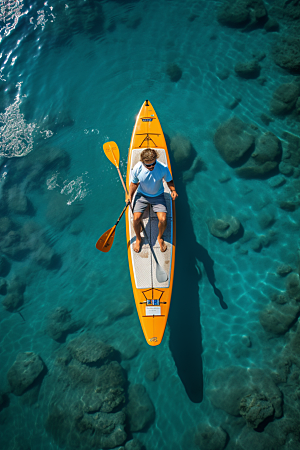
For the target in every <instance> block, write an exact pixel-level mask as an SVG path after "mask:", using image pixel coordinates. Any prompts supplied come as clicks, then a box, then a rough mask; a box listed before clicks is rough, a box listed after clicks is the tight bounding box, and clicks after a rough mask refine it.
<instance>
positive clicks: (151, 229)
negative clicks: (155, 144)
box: [127, 148, 173, 289]
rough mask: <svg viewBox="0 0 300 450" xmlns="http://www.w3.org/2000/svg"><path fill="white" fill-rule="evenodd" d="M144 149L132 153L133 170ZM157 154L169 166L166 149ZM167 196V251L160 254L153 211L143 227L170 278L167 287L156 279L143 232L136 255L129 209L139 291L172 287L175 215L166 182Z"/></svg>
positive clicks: (136, 280)
mask: <svg viewBox="0 0 300 450" xmlns="http://www.w3.org/2000/svg"><path fill="white" fill-rule="evenodd" d="M142 150H144V149H143V148H142V149H134V150H132V157H131V164H130V167H131V169H132V168H133V167H134V166H135V164H136V163H137V162H138V161H139V160H140V153H141V151H142ZM155 150H156V151H157V152H158V154H159V158H158V161H160V162H161V163H163V164H167V158H166V153H165V150H164V149H155ZM164 195H165V199H166V203H167V211H168V212H167V228H166V230H165V232H164V236H163V237H164V240H165V243H166V245H167V250H166V251H165V252H164V253H162V252H161V251H160V247H159V243H158V242H157V236H158V219H157V215H156V214H155V213H154V212H153V210H152V208H151V207H150V217H149V208H147V209H146V211H145V212H144V214H143V225H144V227H145V230H146V233H147V236H148V238H149V239H150V243H151V246H152V249H153V252H154V254H155V256H156V258H157V261H158V262H159V264H160V265H161V267H162V268H163V269H164V271H165V272H166V273H167V275H168V280H167V281H166V282H164V283H159V282H158V281H157V279H156V262H155V259H154V257H153V254H152V251H151V249H150V246H149V242H148V241H147V239H146V238H145V236H144V232H142V233H141V236H142V238H143V240H142V247H141V251H140V252H139V253H136V252H135V251H134V250H133V248H132V247H133V246H132V244H134V243H135V239H136V238H135V232H134V229H133V225H132V221H133V216H132V212H131V209H130V208H128V210H127V214H128V215H129V216H128V217H129V223H130V249H131V258H132V265H133V271H134V277H135V284H136V287H137V288H138V289H149V288H152V287H153V288H167V287H169V285H170V276H171V266H172V249H173V245H172V244H173V211H172V200H171V195H170V190H169V188H168V185H167V183H166V182H164Z"/></svg>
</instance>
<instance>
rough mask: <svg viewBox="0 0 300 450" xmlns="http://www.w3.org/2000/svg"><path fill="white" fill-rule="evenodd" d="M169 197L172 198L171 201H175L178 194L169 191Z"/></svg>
mask: <svg viewBox="0 0 300 450" xmlns="http://www.w3.org/2000/svg"><path fill="white" fill-rule="evenodd" d="M171 197H172V200H175V199H176V198H177V197H178V194H177V192H176V191H175V190H172V191H171Z"/></svg>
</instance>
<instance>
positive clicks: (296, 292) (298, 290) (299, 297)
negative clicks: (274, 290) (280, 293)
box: [286, 273, 300, 302]
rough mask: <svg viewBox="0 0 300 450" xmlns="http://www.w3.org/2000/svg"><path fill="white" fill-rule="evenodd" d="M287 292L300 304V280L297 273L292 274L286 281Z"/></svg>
mask: <svg viewBox="0 0 300 450" xmlns="http://www.w3.org/2000/svg"><path fill="white" fill-rule="evenodd" d="M286 291H287V293H288V295H289V297H290V298H291V299H292V300H296V301H297V302H300V278H299V275H298V274H297V273H292V274H290V275H289V276H288V278H287V280H286Z"/></svg>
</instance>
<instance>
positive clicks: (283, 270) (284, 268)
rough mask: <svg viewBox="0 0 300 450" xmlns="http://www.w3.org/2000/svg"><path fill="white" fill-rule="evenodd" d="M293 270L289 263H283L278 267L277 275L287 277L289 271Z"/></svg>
mask: <svg viewBox="0 0 300 450" xmlns="http://www.w3.org/2000/svg"><path fill="white" fill-rule="evenodd" d="M292 271H293V268H292V267H291V266H289V265H288V264H281V265H280V266H278V267H277V269H276V273H277V275H279V276H280V277H285V276H287V275H288V274H289V273H291V272H292Z"/></svg>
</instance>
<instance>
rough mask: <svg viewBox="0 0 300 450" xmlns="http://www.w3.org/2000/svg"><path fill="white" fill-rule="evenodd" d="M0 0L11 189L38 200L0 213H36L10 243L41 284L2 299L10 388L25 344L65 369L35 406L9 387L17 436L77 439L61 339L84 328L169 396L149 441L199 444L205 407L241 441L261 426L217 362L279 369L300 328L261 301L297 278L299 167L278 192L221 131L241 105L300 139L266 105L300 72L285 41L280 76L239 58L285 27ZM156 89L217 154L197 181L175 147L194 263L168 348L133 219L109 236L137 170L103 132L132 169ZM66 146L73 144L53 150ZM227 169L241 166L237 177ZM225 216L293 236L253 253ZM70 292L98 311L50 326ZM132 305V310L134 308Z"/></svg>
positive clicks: (3, 122) (29, 279)
mask: <svg viewBox="0 0 300 450" xmlns="http://www.w3.org/2000/svg"><path fill="white" fill-rule="evenodd" d="M0 4H1V8H2V16H1V22H0V24H1V32H0V36H1V51H0V80H1V81H0V83H1V84H0V108H1V118H0V126H1V138H0V158H1V159H0V164H1V168H0V175H1V178H0V195H1V197H0V201H2V200H3V199H6V198H7V195H8V191H9V190H11V189H15V190H17V192H18V193H19V194H18V195H20V196H22V195H23V196H24V195H26V196H27V198H28V200H29V201H30V205H31V206H30V208H29V209H28V210H27V211H26V212H25V213H24V212H23V213H21V214H20V212H19V213H18V211H16V209H13V207H12V206H11V207H9V208H8V211H7V209H6V210H4V209H3V210H1V209H0V213H1V216H2V217H4V216H6V217H7V216H9V217H10V219H11V220H12V221H13V222H14V225H11V227H12V228H11V229H14V230H15V229H18V227H21V226H22V227H26V226H28V227H29V228H30V227H31V229H32V227H35V228H34V230H35V231H34V232H32V233H29V235H28V236H29V237H28V240H30V239H31V240H32V241H33V243H32V246H31V247H30V248H29V249H28V248H27V250H26V249H25V253H24V254H21V256H18V255H17V256H16V254H14V253H13V254H9V255H8V256H7V255H6V257H7V259H8V260H9V261H10V265H11V267H10V271H9V273H8V274H7V275H6V276H5V278H6V279H7V281H8V282H11V281H12V280H13V279H14V278H15V277H17V278H18V279H20V280H21V281H22V282H24V283H25V284H26V290H25V292H24V301H23V304H21V305H20V306H19V307H18V308H16V310H15V311H14V312H10V311H6V310H5V309H4V308H3V307H1V308H0V324H1V325H0V327H1V328H0V342H1V346H0V367H1V373H0V391H3V392H8V391H9V386H8V381H7V372H8V370H9V368H10V367H11V366H12V364H13V363H14V361H15V359H16V356H17V354H18V353H20V352H27V351H32V352H34V353H36V354H38V355H39V356H40V357H41V358H42V360H43V361H44V363H45V365H46V367H47V373H46V374H45V377H44V380H43V382H42V385H41V389H40V392H39V397H38V398H37V399H36V401H35V402H33V404H30V402H27V403H26V401H23V402H22V396H21V397H20V396H16V395H14V394H13V393H8V394H7V397H6V400H5V405H4V407H3V408H2V410H1V411H0V436H1V442H3V448H5V449H21V448H24V449H25V448H26V449H29V448H30V449H32V450H33V449H45V450H48V449H57V448H59V444H58V443H57V441H56V440H55V439H54V438H53V435H51V433H48V432H47V431H46V429H45V423H46V420H47V417H48V414H49V409H50V407H51V401H52V396H53V395H54V394H55V390H56V389H57V387H56V385H55V383H54V384H52V383H51V382H50V383H49V381H48V382H47V378H48V380H49V379H50V380H51V378H49V377H50V376H51V374H52V372H53V371H54V370H55V359H56V358H57V355H58V352H59V351H61V349H64V348H65V347H66V346H67V344H68V343H69V342H70V341H71V340H72V339H73V338H74V337H76V336H78V335H80V334H82V333H91V334H92V335H95V336H97V337H98V338H99V339H101V340H103V341H105V342H107V343H109V344H110V345H112V346H113V347H115V348H116V349H117V350H118V351H120V353H121V359H120V361H121V365H122V367H123V368H124V370H125V371H126V374H127V375H126V376H127V379H128V383H130V384H135V383H141V384H143V385H144V386H145V387H146V390H147V393H148V394H149V397H150V398H151V400H152V402H153V404H154V407H155V412H156V416H155V421H154V423H152V424H151V425H150V426H149V427H148V428H147V429H146V430H145V431H143V432H138V433H133V434H130V433H129V434H128V436H129V438H130V436H131V437H138V438H139V439H140V441H141V442H142V443H143V444H144V445H145V447H146V449H147V450H152V449H153V450H154V449H171V448H172V449H174V450H177V449H181V448H182V449H186V448H193V442H192V441H191V438H190V436H193V433H194V431H193V430H194V429H195V427H196V426H197V425H198V424H199V423H203V422H204V423H209V424H210V425H212V426H220V425H222V426H223V428H226V424H227V432H228V433H229V434H230V433H231V435H230V439H231V442H234V441H235V439H237V437H238V435H239V433H240V432H241V430H242V427H243V425H244V424H242V425H241V424H239V425H236V426H235V425H232V423H231V422H230V420H228V418H227V416H228V415H227V414H226V413H225V412H224V411H222V410H221V409H217V408H216V407H215V406H214V405H213V404H212V403H211V402H210V399H209V397H208V395H206V391H207V390H208V389H213V388H214V386H212V385H210V382H209V374H210V373H211V372H212V371H213V370H215V369H219V368H226V367H228V366H241V367H245V368H251V367H258V368H261V369H265V368H267V367H268V366H269V362H270V359H272V358H273V357H275V356H276V355H277V354H278V352H279V351H280V350H281V349H282V347H283V345H284V342H285V341H284V338H276V339H275V340H269V339H268V336H267V335H266V333H265V331H264V329H263V328H262V326H261V324H260V322H259V312H260V311H261V310H262V309H263V308H264V307H265V306H266V305H267V304H268V303H269V295H270V292H271V291H272V290H273V289H279V290H281V291H283V290H284V289H285V281H284V279H282V278H280V277H278V275H276V269H277V267H278V265H280V264H290V265H291V266H292V267H294V268H296V267H297V264H298V262H297V261H298V260H297V258H298V254H297V251H298V250H299V245H300V244H299V223H300V214H299V211H300V209H299V210H298V211H295V212H287V211H283V210H282V209H279V208H278V199H279V197H280V195H281V194H282V195H283V194H284V193H285V192H287V193H288V187H289V186H290V185H291V183H292V181H293V179H291V178H287V179H286V185H285V186H284V187H281V188H279V189H280V190H276V191H275V190H274V189H273V188H272V187H271V186H270V184H269V183H268V182H267V180H244V179H240V178H238V177H237V176H236V174H235V172H234V170H233V169H231V168H230V167H229V166H228V165H227V164H226V163H225V162H224V161H223V160H222V159H221V158H220V156H219V154H218V152H217V150H216V149H215V146H214V143H213V136H214V133H215V130H216V128H217V127H218V125H219V124H220V123H222V122H224V121H225V120H227V119H228V118H229V117H231V116H232V115H236V116H238V117H239V118H241V119H242V120H244V121H245V122H249V123H254V124H256V125H257V126H258V127H259V128H260V129H261V130H265V131H268V130H269V131H271V132H273V133H274V134H276V135H277V136H279V137H280V136H282V133H283V132H284V131H291V132H292V133H293V134H295V135H296V136H299V128H297V125H295V124H294V123H292V122H291V121H287V120H286V119H278V118H274V121H273V122H271V123H270V125H269V127H267V126H266V125H265V124H264V123H263V122H262V121H261V120H260V115H261V113H262V112H265V113H267V114H269V102H270V99H271V96H272V92H273V91H274V90H275V89H276V88H277V87H278V86H279V85H280V84H281V83H287V82H291V81H293V78H294V77H293V75H291V74H289V73H288V72H285V71H284V70H282V69H279V68H278V67H277V66H275V64H274V62H272V60H271V58H270V57H269V56H267V58H266V60H264V62H263V63H262V65H263V75H264V76H265V77H266V78H267V83H266V84H265V85H262V84H260V83H258V82H257V81H256V80H245V79H241V78H238V77H236V76H235V75H234V71H233V67H234V64H235V62H236V61H238V60H243V59H251V57H252V55H253V53H255V52H259V51H264V52H266V53H267V55H269V52H270V50H271V48H272V45H273V43H274V40H275V38H276V36H275V34H274V33H267V34H266V33H265V32H264V31H263V29H257V30H254V31H252V32H251V33H242V32H241V31H239V30H237V29H230V28H226V27H222V26H221V25H219V24H218V22H217V19H216V9H217V7H218V5H219V2H216V1H209V2H206V1H198V2H196V1H192V0H191V1H186V2H180V1H174V2H173V1H172V2H171V1H164V2H159V1H151V2H147V1H143V0H141V1H137V2H132V3H130V2H122V1H118V2H114V1H103V2H88V1H86V2H82V3H80V2H72V4H70V5H68V2H67V1H66V2H59V1H57V2H51V1H49V2H45V3H43V2H38V1H37V2H32V3H29V2H28V3H27V2H22V1H18V0H16V1H14V2H13V1H11V2H8V1H6V0H4V1H2V2H0ZM74 5H76V6H75V7H74ZM99 7H101V9H99ZM89 8H90V9H89ZM93 14H95V17H94V16H93ZM173 63H175V64H177V65H178V66H179V67H180V68H181V69H182V77H181V79H180V80H179V81H177V82H173V81H171V80H170V77H169V76H168V73H167V67H168V65H169V64H173ZM224 68H227V69H228V70H230V71H231V72H230V76H229V77H228V78H227V79H226V80H223V81H222V80H220V79H219V78H218V77H217V75H216V72H217V71H220V70H222V69H224ZM237 96H241V97H242V101H241V102H240V104H239V105H238V106H237V107H236V109H235V110H234V111H232V110H230V109H228V107H227V106H226V105H227V104H228V102H229V101H231V100H232V99H233V98H234V97H237ZM145 99H149V100H150V101H151V103H152V104H153V106H154V108H155V110H156V112H157V114H158V116H159V118H160V121H161V124H162V127H163V130H164V132H165V134H166V137H167V140H168V142H170V139H172V138H173V137H174V136H176V135H177V134H180V135H182V136H184V137H186V138H187V139H188V140H189V141H190V142H191V143H192V145H193V147H194V149H195V151H196V153H197V155H199V156H201V158H202V160H203V161H204V163H205V166H206V170H203V171H201V172H199V173H197V174H196V176H195V178H194V179H193V180H192V181H191V182H188V183H187V182H184V180H183V179H182V172H180V170H179V168H178V167H176V164H175V162H174V160H173V158H172V164H173V168H174V177H175V183H176V185H177V190H178V193H179V198H178V201H177V243H178V246H177V253H176V274H175V283H174V291H173V300H172V304H171V310H170V316H169V322H168V326H167V329H166V333H165V337H164V340H163V342H162V344H161V345H160V346H159V347H155V348H151V347H149V346H148V345H147V343H146V342H145V340H144V337H143V334H142V330H141V327H140V325H139V321H138V317H137V314H136V311H135V308H134V299H133V295H132V290H131V284H130V277H129V271H128V264H127V251H126V245H125V224H124V222H123V221H122V222H121V223H120V224H119V226H118V229H117V232H116V237H115V241H114V244H113V247H112V249H111V251H110V252H109V253H107V254H102V253H99V252H98V251H97V250H96V249H95V243H96V241H97V239H98V238H99V237H100V235H101V234H102V233H103V232H104V231H105V230H107V229H108V228H110V227H111V226H113V224H114V223H115V221H116V219H117V218H118V215H119V214H120V212H121V210H122V208H123V206H124V194H123V190H122V185H121V183H120V180H119V178H118V174H117V172H116V170H115V168H114V167H113V166H112V165H111V164H110V163H109V161H108V160H107V159H106V157H105V155H104V153H103V150H102V145H103V143H104V142H106V141H109V140H113V141H116V142H117V144H118V146H119V148H120V152H121V170H122V172H123V174H124V175H125V172H126V160H127V151H128V147H129V142H130V137H131V133H132V129H133V126H134V123H135V117H136V115H137V113H138V111H139V108H140V107H141V105H142V103H143V102H144V100H145ZM49 155H50V156H49ZM51 155H52V157H53V155H58V157H57V159H55V158H54V157H53V158H54V159H53V161H52V162H51V161H50V160H49V157H50V158H51ZM45 161H46V162H45ZM224 175H228V177H230V179H229V181H228V182H226V183H220V182H219V179H220V178H221V177H222V176H224ZM10 192H13V191H10ZM11 195H12V194H11ZM5 201H6V200H5ZM70 211H71V212H70ZM224 214H231V215H233V216H236V217H238V218H239V220H240V221H241V223H242V225H243V227H244V229H245V230H246V231H251V232H253V233H255V234H256V235H257V236H261V235H263V234H264V233H268V232H269V230H270V229H272V230H274V232H275V234H276V239H275V240H274V242H272V243H271V245H270V246H268V247H265V248H263V249H262V250H261V251H260V252H255V251H253V250H252V249H251V246H250V245H249V244H247V243H246V244H245V245H244V246H242V247H243V248H245V250H248V252H246V251H245V253H242V252H239V251H238V248H237V247H236V246H235V245H234V244H228V243H227V242H224V241H222V240H219V239H217V238H215V237H213V236H212V235H211V234H210V233H209V230H208V227H207V224H206V221H207V220H208V219H209V218H210V217H221V216H223V215H224ZM264 214H269V215H272V216H273V217H274V224H272V225H270V227H269V228H268V229H267V230H266V229H263V227H262V226H261V225H260V223H261V217H262V216H263V215H264ZM26 224H27V225H26ZM39 236H42V237H39ZM46 244H47V245H46ZM45 245H46V247H47V249H48V250H49V249H51V252H53V254H55V255H56V256H55V257H54V258H53V261H52V263H51V264H50V263H49V267H47V262H45V261H44V262H41V259H39V248H40V247H43V246H45ZM12 248H18V244H17V243H16V244H15V247H14V246H12ZM43 248H44V247H43ZM47 249H46V250H47ZM45 258H46V259H47V257H46V256H45ZM1 299H4V296H3V297H1ZM57 307H65V308H68V309H69V310H71V314H72V319H73V320H81V321H83V323H82V324H81V325H82V326H80V327H79V329H78V330H75V331H74V332H73V333H71V334H69V335H68V336H67V338H66V340H65V341H64V342H56V341H54V340H53V339H51V337H50V336H49V333H48V332H47V323H48V316H49V314H50V313H51V312H53V311H54V310H55V309H56V308H57ZM118 310H122V311H124V310H125V312H124V314H123V313H122V314H121V317H118V314H117V313H116V311H118ZM243 336H249V337H250V339H251V342H252V346H251V347H247V346H245V345H244V344H243ZM151 357H155V359H156V360H157V362H158V366H159V376H158V378H157V379H156V380H155V381H151V380H149V379H148V378H147V377H146V376H145V369H144V367H145V364H146V362H147V361H149V359H150V358H151ZM232 420H233V419H232ZM228 423H229V425H228ZM129 438H128V439H129ZM22 445H23V447H22ZM72 445H73V444H72V443H71V444H70V447H68V448H75V445H73V447H72ZM230 445H233V444H230ZM63 447H64V446H63ZM65 447H66V448H67V446H65ZM198 448H199V447H198ZM227 448H230V447H229V444H228V447H227ZM231 448H232V449H233V448H235V447H234V446H233V447H231ZM203 450H205V449H203Z"/></svg>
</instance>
